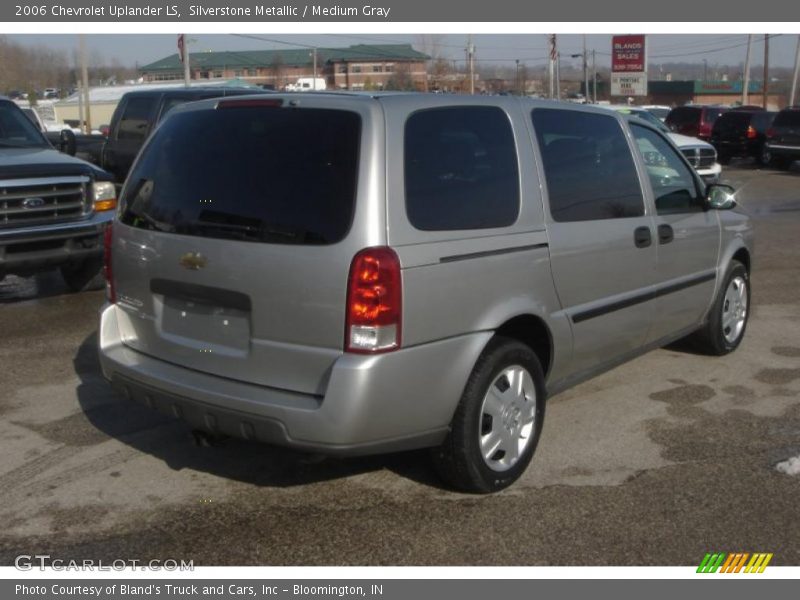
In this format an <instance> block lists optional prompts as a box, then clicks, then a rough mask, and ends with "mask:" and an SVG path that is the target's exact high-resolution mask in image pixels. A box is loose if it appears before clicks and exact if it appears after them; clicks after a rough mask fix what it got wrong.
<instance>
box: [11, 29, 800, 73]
mask: <svg viewBox="0 0 800 600" xmlns="http://www.w3.org/2000/svg"><path fill="white" fill-rule="evenodd" d="M86 37H87V45H88V47H89V49H90V50H97V51H98V52H99V53H100V54H102V55H103V56H105V57H107V58H108V60H109V61H110V60H111V59H112V58H116V59H118V60H119V61H120V62H122V63H123V64H125V65H130V66H133V65H135V64H138V65H144V64H147V63H150V62H153V61H156V60H158V59H160V58H163V57H165V56H168V55H170V54H174V53H175V52H177V50H176V46H175V43H176V36H175V35H147V34H113V35H102V34H88V35H87V36H86ZM256 37H260V38H267V39H269V40H275V41H266V40H262V39H248V38H245V37H241V36H240V35H232V34H219V35H192V36H190V38H191V39H193V40H194V41H193V42H192V43H191V45H190V51H191V52H203V51H209V50H263V49H274V48H292V47H293V46H292V45H291V43H295V44H306V45H309V46H320V47H337V46H349V45H351V44H381V43H385V44H386V43H388V44H391V43H410V44H413V45H414V46H415V47H416V48H417V49H419V50H423V51H428V52H430V51H431V50H430V47H427V48H426V47H425V44H424V43H423V39H424V38H427V39H428V40H430V39H431V38H435V39H436V41H437V42H438V45H439V53H440V54H441V55H442V56H443V57H445V58H448V59H451V60H452V59H454V60H463V59H464V48H465V46H466V44H467V36H466V35H439V36H430V35H428V36H425V35H415V34H410V35H392V34H375V35H360V34H351V35H345V34H328V35H320V34H314V35H277V34H264V35H263V36H262V35H258V36H256ZM7 38H8V39H10V40H13V41H15V42H18V43H21V44H25V45H44V46H49V47H51V48H58V49H63V50H64V51H68V52H70V53H71V51H72V49H73V48H75V47H76V46H77V43H78V38H77V36H76V35H8V36H7ZM797 38H798V36H797V35H795V34H791V35H776V36H774V37H771V39H770V65H771V66H778V67H791V66H792V65H793V64H794V56H795V49H796V46H797ZM558 39H559V50H560V51H561V53H562V57H564V55H568V54H577V53H580V52H581V50H582V47H583V46H582V44H583V41H582V40H583V36H581V35H575V34H563V35H559V36H558ZM586 39H587V47H588V49H589V51H591V50H592V49H595V50H596V51H597V63H598V65H608V64H609V63H610V50H611V36H610V35H588V36H586ZM763 39H764V36H763V35H757V36H754V43H753V64H754V65H755V64H761V63H762V61H763V55H764V42H763ZM277 41H281V42H287V43H277ZM473 43H474V44H475V48H476V57H477V60H478V61H479V62H483V63H494V64H498V65H500V64H504V63H508V64H512V63H514V61H515V60H516V59H518V60H519V61H520V62H521V63H525V64H527V65H530V66H534V65H537V64H541V65H544V64H545V63H546V57H547V48H546V46H547V36H545V35H544V34H531V35H512V34H491V35H489V34H486V35H475V36H473ZM746 43H747V36H746V35H719V34H708V35H673V34H651V35H649V36H648V55H649V59H650V62H655V63H661V62H694V63H702V61H703V59H706V60H707V61H708V65H709V67H712V66H713V65H715V64H719V65H737V64H739V63H743V62H744V59H745V52H746ZM428 45H430V43H429V44H428ZM294 47H298V46H294ZM562 60H564V59H563V58H562ZM576 64H577V59H576Z"/></svg>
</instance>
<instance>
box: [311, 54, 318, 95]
mask: <svg viewBox="0 0 800 600" xmlns="http://www.w3.org/2000/svg"><path fill="white" fill-rule="evenodd" d="M312 54H313V55H314V88H313V89H314V91H315V92H316V91H317V49H316V48H314V50H313V51H312Z"/></svg>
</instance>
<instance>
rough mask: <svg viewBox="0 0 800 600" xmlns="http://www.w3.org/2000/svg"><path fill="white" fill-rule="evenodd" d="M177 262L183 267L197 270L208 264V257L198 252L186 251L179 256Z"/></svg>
mask: <svg viewBox="0 0 800 600" xmlns="http://www.w3.org/2000/svg"><path fill="white" fill-rule="evenodd" d="M178 264H180V266H182V267H183V268H184V269H189V270H190V271H197V270H199V269H202V268H203V267H205V266H206V265H207V264H208V259H207V258H206V257H205V256H203V255H202V254H200V253H199V252H187V253H186V254H184V255H183V256H181V258H180V260H179V261H178Z"/></svg>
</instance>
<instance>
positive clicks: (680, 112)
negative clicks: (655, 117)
mask: <svg viewBox="0 0 800 600" xmlns="http://www.w3.org/2000/svg"><path fill="white" fill-rule="evenodd" d="M699 120H700V109H699V108H689V107H681V108H673V109H672V112H670V113H669V115H667V123H670V124H674V125H685V124H688V123H696V122H697V121H699Z"/></svg>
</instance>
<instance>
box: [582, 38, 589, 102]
mask: <svg viewBox="0 0 800 600" xmlns="http://www.w3.org/2000/svg"><path fill="white" fill-rule="evenodd" d="M583 100H584V102H586V103H588V102H589V60H588V56H587V55H586V34H585V33H584V34H583Z"/></svg>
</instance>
